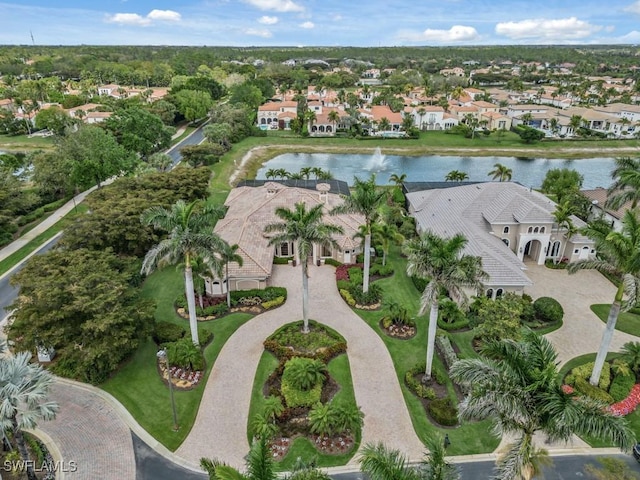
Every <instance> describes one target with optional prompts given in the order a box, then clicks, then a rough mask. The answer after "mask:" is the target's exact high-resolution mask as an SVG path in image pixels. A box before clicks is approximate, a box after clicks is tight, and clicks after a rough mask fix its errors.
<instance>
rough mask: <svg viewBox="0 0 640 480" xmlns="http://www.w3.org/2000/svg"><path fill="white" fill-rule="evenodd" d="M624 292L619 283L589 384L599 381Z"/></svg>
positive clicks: (596, 383)
mask: <svg viewBox="0 0 640 480" xmlns="http://www.w3.org/2000/svg"><path fill="white" fill-rule="evenodd" d="M623 294H624V284H623V283H621V284H620V286H619V287H618V291H617V292H616V298H615V300H614V302H613V303H612V304H611V308H610V309H609V316H608V317H607V326H606V327H605V329H604V333H603V334H602V340H601V341H600V348H599V349H598V354H597V355H596V361H595V363H594V365H593V371H592V372H591V378H590V379H589V382H590V383H591V385H598V382H599V381H600V374H601V373H602V367H603V366H604V361H605V360H606V359H607V352H608V351H609V345H610V344H611V339H612V338H613V332H614V331H615V329H616V322H617V321H618V315H619V314H620V306H621V302H622V295H623Z"/></svg>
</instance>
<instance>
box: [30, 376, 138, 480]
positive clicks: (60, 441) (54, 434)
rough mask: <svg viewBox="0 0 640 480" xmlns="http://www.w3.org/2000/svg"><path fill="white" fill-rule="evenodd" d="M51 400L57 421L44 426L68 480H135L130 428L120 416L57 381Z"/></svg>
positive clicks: (82, 391)
mask: <svg viewBox="0 0 640 480" xmlns="http://www.w3.org/2000/svg"><path fill="white" fill-rule="evenodd" d="M49 399H50V400H54V401H56V402H58V404H59V405H60V411H59V412H58V414H57V415H56V418H55V420H52V421H50V422H41V423H40V424H39V427H40V428H41V429H42V430H43V431H45V432H46V433H47V434H48V435H49V436H50V437H51V439H52V440H53V442H54V443H55V444H56V445H57V446H58V448H59V449H60V453H61V454H62V459H63V461H64V464H65V467H66V468H67V470H69V462H71V461H73V462H75V464H76V465H77V470H76V471H75V472H70V471H67V473H65V479H78V480H130V479H134V478H136V461H135V457H134V451H133V442H132V440H131V432H130V430H129V427H128V425H127V424H126V422H125V421H124V419H123V418H122V416H121V413H120V412H117V411H116V409H114V408H113V407H112V406H111V405H110V404H109V403H107V402H105V401H104V400H103V399H102V398H100V397H99V396H98V395H96V394H95V393H93V392H92V391H90V390H89V389H85V388H80V387H78V386H75V385H71V384H69V383H68V382H64V381H60V380H56V382H55V383H54V384H53V387H52V388H51V393H50V395H49Z"/></svg>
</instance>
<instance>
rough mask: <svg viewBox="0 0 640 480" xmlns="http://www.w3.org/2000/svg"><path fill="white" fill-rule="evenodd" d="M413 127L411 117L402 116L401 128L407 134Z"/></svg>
mask: <svg viewBox="0 0 640 480" xmlns="http://www.w3.org/2000/svg"><path fill="white" fill-rule="evenodd" d="M412 128H413V117H412V116H411V115H407V116H405V117H403V118H402V129H403V130H404V131H405V132H406V133H407V134H408V133H409V132H410V131H411V129H412Z"/></svg>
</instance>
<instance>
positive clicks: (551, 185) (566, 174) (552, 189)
mask: <svg viewBox="0 0 640 480" xmlns="http://www.w3.org/2000/svg"><path fill="white" fill-rule="evenodd" d="M583 180H584V178H583V176H582V175H581V174H580V173H578V172H577V171H576V170H573V169H570V168H552V169H551V170H549V171H548V172H547V174H546V175H545V177H544V180H543V181H542V186H541V188H540V189H541V190H542V192H544V193H548V194H551V195H555V196H556V202H557V203H562V202H563V201H564V200H565V199H566V198H570V197H571V196H572V195H575V194H576V193H577V192H578V191H579V190H580V188H581V187H582V182H583Z"/></svg>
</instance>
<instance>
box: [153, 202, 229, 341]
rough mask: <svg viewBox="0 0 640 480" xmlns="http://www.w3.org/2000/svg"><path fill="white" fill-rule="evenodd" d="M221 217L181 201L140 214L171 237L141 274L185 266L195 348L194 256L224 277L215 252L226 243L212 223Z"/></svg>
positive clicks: (157, 248) (204, 207) (156, 249)
mask: <svg viewBox="0 0 640 480" xmlns="http://www.w3.org/2000/svg"><path fill="white" fill-rule="evenodd" d="M221 216H222V212H221V210H220V208H217V207H214V206H211V205H210V204H207V203H204V204H203V203H201V202H200V201H198V200H196V201H194V202H191V203H186V202H185V201H184V200H178V201H177V202H176V203H174V204H173V205H172V206H171V209H166V208H163V207H151V208H149V209H147V210H146V211H145V212H144V213H143V214H142V215H141V221H142V223H143V224H144V225H153V227H154V228H157V229H160V230H164V231H165V232H169V237H168V238H166V239H164V240H162V241H161V242H160V243H158V244H157V245H156V246H154V247H153V248H152V249H151V250H149V251H148V252H147V255H146V256H145V257H144V261H143V262H142V273H143V274H147V275H148V274H150V273H151V272H153V271H154V270H155V269H156V268H157V267H159V266H162V265H176V264H179V263H183V265H184V284H185V294H186V296H187V305H188V308H189V326H190V328H191V339H192V340H193V343H194V344H195V345H199V343H200V342H199V339H198V321H197V317H196V301H195V295H194V289H193V271H192V266H191V265H192V263H191V262H192V260H193V259H194V258H195V257H202V258H203V260H204V261H205V263H206V264H207V266H208V267H209V270H211V271H212V272H215V273H216V274H217V275H218V276H221V270H222V263H221V262H220V260H219V258H218V257H217V256H216V255H215V253H216V252H220V251H221V250H223V248H224V244H225V243H226V242H225V241H224V240H222V239H221V238H220V237H219V236H218V235H216V234H215V233H213V224H214V222H215V221H216V220H217V219H218V218H220V217H221Z"/></svg>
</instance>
